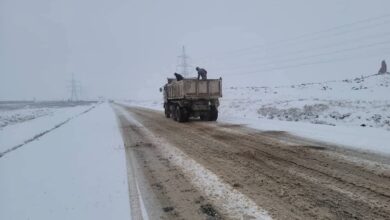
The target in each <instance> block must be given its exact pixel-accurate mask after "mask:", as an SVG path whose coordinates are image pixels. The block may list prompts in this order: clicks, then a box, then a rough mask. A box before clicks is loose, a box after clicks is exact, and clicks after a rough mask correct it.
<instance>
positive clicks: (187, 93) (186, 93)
mask: <svg viewBox="0 0 390 220" xmlns="http://www.w3.org/2000/svg"><path fill="white" fill-rule="evenodd" d="M166 90H167V91H166V95H167V97H166V98H167V99H184V98H186V99H217V98H220V97H222V79H207V80H198V79H183V80H180V81H176V80H173V81H172V82H171V83H169V84H168V85H167V88H166Z"/></svg>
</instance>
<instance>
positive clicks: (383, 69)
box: [378, 60, 387, 74]
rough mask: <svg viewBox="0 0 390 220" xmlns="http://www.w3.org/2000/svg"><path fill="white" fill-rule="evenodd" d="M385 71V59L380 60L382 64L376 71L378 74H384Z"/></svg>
mask: <svg viewBox="0 0 390 220" xmlns="http://www.w3.org/2000/svg"><path fill="white" fill-rule="evenodd" d="M385 73H387V66H386V61H384V60H382V65H381V68H380V69H379V71H378V74H385Z"/></svg>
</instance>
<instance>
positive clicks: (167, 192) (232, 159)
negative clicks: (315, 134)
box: [113, 104, 390, 219]
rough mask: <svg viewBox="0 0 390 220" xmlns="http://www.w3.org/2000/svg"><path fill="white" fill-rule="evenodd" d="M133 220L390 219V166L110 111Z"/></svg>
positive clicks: (206, 125)
mask: <svg viewBox="0 0 390 220" xmlns="http://www.w3.org/2000/svg"><path fill="white" fill-rule="evenodd" d="M113 108H114V110H115V112H116V113H117V116H118V122H119V124H120V126H121V129H122V135H123V138H124V142H125V149H126V156H127V162H128V174H129V191H130V200H131V205H132V215H133V217H134V218H135V219H142V218H143V219H147V218H149V219H158V218H160V219H269V218H273V219H390V165H389V164H390V160H389V158H387V157H380V156H376V155H371V154H367V153H362V152H356V151H352V150H345V149H342V148H339V147H335V146H330V145H326V144H321V143H316V142H313V141H309V140H303V139H300V138H297V137H294V136H291V135H289V134H287V133H284V132H262V131H258V130H254V129H249V128H246V127H244V126H241V125H232V124H223V123H218V122H201V121H191V122H189V123H177V122H174V121H173V120H172V119H167V118H165V117H164V115H163V113H161V112H157V111H153V110H148V109H143V108H135V107H126V106H121V105H117V104H114V105H113Z"/></svg>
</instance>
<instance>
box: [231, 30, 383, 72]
mask: <svg viewBox="0 0 390 220" xmlns="http://www.w3.org/2000/svg"><path fill="white" fill-rule="evenodd" d="M388 35H390V32H385V33H382V34H381V35H378V34H374V35H368V36H364V37H359V38H355V39H352V40H350V39H349V40H345V41H339V42H336V43H333V44H327V45H322V46H319V47H314V48H308V49H301V50H295V51H292V52H290V53H283V54H275V55H273V56H266V55H263V56H261V57H257V58H256V59H252V60H253V61H256V62H253V63H252V64H259V63H263V62H264V61H267V60H268V59H273V58H279V57H289V56H291V55H295V54H302V53H303V54H304V53H306V52H312V51H315V50H318V49H326V50H327V49H329V48H332V47H336V46H339V45H343V46H344V45H346V44H348V43H351V42H355V41H360V40H365V39H372V38H378V37H383V36H388ZM364 46H366V45H363V47H364ZM341 48H342V47H341ZM320 51H322V50H320ZM283 55H284V56H283ZM313 56H317V55H316V54H314V55H313ZM306 57H311V56H306ZM306 57H305V56H304V57H303V58H306ZM301 58H302V57H298V58H293V59H287V60H295V59H301ZM259 61H260V62H259ZM279 61H284V60H278V62H279ZM265 65H267V63H266V64H265ZM247 66H253V65H238V66H232V67H233V68H235V67H247Z"/></svg>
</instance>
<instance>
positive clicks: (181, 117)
mask: <svg viewBox="0 0 390 220" xmlns="http://www.w3.org/2000/svg"><path fill="white" fill-rule="evenodd" d="M176 117H177V121H178V122H187V121H188V118H189V117H188V112H187V109H185V108H182V107H180V106H177V107H176Z"/></svg>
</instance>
